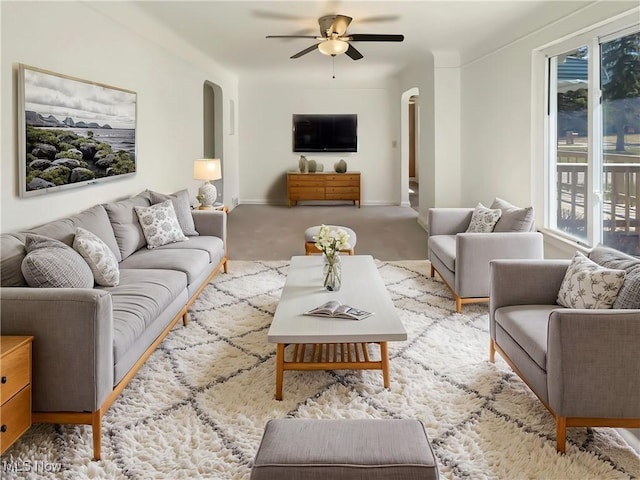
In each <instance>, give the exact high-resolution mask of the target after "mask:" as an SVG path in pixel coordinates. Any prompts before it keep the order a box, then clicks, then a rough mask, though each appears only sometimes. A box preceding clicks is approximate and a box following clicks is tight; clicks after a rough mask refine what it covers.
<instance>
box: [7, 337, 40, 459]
mask: <svg viewBox="0 0 640 480" xmlns="http://www.w3.org/2000/svg"><path fill="white" fill-rule="evenodd" d="M31 342H33V337H17V336H2V337H0V372H1V373H0V376H1V379H0V397H1V399H2V406H1V407H0V423H1V424H2V426H1V427H0V454H2V453H4V452H5V451H6V450H7V448H9V447H10V446H11V445H13V443H14V442H15V441H16V440H18V438H20V436H21V435H22V434H23V433H24V432H26V431H27V430H28V429H29V427H31Z"/></svg>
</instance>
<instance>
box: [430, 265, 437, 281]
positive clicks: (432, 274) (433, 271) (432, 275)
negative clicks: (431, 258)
mask: <svg viewBox="0 0 640 480" xmlns="http://www.w3.org/2000/svg"><path fill="white" fill-rule="evenodd" d="M435 275H436V269H435V268H434V267H433V263H432V264H431V278H433V277H434V276H435Z"/></svg>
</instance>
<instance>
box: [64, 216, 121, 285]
mask: <svg viewBox="0 0 640 480" xmlns="http://www.w3.org/2000/svg"><path fill="white" fill-rule="evenodd" d="M73 248H74V249H75V250H76V251H77V252H78V253H79V254H80V255H82V258H84V260H85V262H87V264H88V265H89V268H90V269H91V271H92V272H93V278H94V279H95V281H96V283H97V284H98V285H102V286H104V287H115V286H116V285H118V283H119V282H120V270H119V269H118V260H116V256H115V255H114V254H113V252H112V251H111V249H110V248H109V247H108V246H107V244H106V243H104V242H103V241H102V240H101V239H100V237H98V236H97V235H95V234H93V233H91V232H90V231H89V230H85V229H84V228H81V227H77V228H76V236H75V237H74V239H73Z"/></svg>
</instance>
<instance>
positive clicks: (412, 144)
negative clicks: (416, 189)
mask: <svg viewBox="0 0 640 480" xmlns="http://www.w3.org/2000/svg"><path fill="white" fill-rule="evenodd" d="M419 95H420V90H419V89H418V88H415V87H414V88H410V89H409V90H407V91H405V92H403V94H402V96H401V98H400V136H401V140H400V206H402V207H409V206H411V203H410V201H409V161H410V158H411V156H412V154H413V161H414V165H415V175H416V181H417V176H418V175H419V172H418V166H419V164H420V162H419V155H418V154H419V152H420V148H419V145H420V124H419V118H420V115H419V105H418V102H417V99H418V96H419ZM411 103H413V104H414V106H413V107H412V108H411V109H410V107H409V105H410V104H411ZM410 110H413V114H412V116H411V117H410ZM410 118H412V119H413V122H410ZM412 123H413V124H412Z"/></svg>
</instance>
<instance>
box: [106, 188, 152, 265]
mask: <svg viewBox="0 0 640 480" xmlns="http://www.w3.org/2000/svg"><path fill="white" fill-rule="evenodd" d="M149 205H151V200H150V199H149V196H148V195H147V194H146V193H145V192H143V193H141V194H139V195H136V196H135V197H132V198H127V199H126V200H120V201H118V202H112V203H107V204H105V205H103V206H104V209H105V210H106V211H107V214H108V215H109V221H110V222H111V227H112V228H113V233H114V235H115V237H116V242H117V244H118V249H119V250H120V255H121V258H120V260H124V259H125V258H127V257H128V256H129V255H131V254H132V253H133V252H135V251H136V250H140V249H141V248H142V247H144V246H145V245H146V244H147V242H146V240H145V238H144V233H142V227H141V226H140V222H139V221H138V216H137V215H136V212H135V210H134V209H133V207H136V206H138V207H148V206H149Z"/></svg>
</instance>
